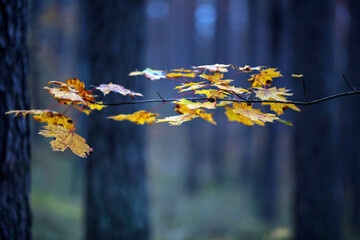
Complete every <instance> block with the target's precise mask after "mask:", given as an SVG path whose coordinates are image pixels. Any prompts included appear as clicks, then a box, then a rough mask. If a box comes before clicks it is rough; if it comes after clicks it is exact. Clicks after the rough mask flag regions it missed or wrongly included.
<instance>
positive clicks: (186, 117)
mask: <svg viewBox="0 0 360 240" xmlns="http://www.w3.org/2000/svg"><path fill="white" fill-rule="evenodd" d="M197 117H199V115H197V114H182V115H178V116H171V117H166V118H163V119H159V120H157V121H156V122H157V123H160V122H169V124H170V125H174V126H177V125H181V124H182V123H183V122H188V121H191V120H193V119H194V118H197Z"/></svg>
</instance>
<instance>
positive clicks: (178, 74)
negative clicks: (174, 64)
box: [166, 72, 196, 78]
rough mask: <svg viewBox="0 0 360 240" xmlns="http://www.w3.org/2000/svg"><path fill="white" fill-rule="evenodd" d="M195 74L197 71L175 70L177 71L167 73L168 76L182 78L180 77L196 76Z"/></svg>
mask: <svg viewBox="0 0 360 240" xmlns="http://www.w3.org/2000/svg"><path fill="white" fill-rule="evenodd" d="M195 76H196V73H181V72H175V73H168V74H166V77H167V78H180V77H187V78H194V77H195Z"/></svg>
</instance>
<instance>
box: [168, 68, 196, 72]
mask: <svg viewBox="0 0 360 240" xmlns="http://www.w3.org/2000/svg"><path fill="white" fill-rule="evenodd" d="M170 71H173V72H185V73H194V72H197V71H196V70H191V69H184V68H180V69H171V70H170Z"/></svg>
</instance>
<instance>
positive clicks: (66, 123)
mask: <svg viewBox="0 0 360 240" xmlns="http://www.w3.org/2000/svg"><path fill="white" fill-rule="evenodd" d="M11 113H14V114H15V115H14V116H15V117H18V116H19V115H20V114H22V115H23V117H24V118H25V117H26V115H27V114H32V115H34V116H33V119H34V120H35V121H37V122H46V123H47V124H49V125H59V126H62V127H64V128H66V129H69V130H73V129H75V127H74V124H73V121H72V120H71V118H69V117H67V116H65V115H63V114H61V113H58V112H55V111H51V110H38V109H32V110H13V111H8V112H6V114H11Z"/></svg>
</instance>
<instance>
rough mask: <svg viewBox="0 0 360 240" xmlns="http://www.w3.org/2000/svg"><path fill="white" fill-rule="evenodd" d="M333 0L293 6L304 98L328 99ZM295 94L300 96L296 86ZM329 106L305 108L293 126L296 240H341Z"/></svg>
mask: <svg viewBox="0 0 360 240" xmlns="http://www.w3.org/2000/svg"><path fill="white" fill-rule="evenodd" d="M333 11H334V1H332V0H318V1H311V0H306V1H304V0H296V1H293V5H292V13H293V14H292V17H293V26H292V35H293V49H294V67H293V72H294V73H302V74H304V79H305V81H306V93H307V96H308V97H309V98H312V99H313V98H315V97H321V96H326V95H329V94H330V93H331V92H330V86H331V84H332V79H333V71H334V70H333V69H334V57H333V35H334V34H333V29H334V26H333ZM298 86H299V87H298V88H297V89H295V90H294V92H299V93H300V92H302V91H303V89H302V86H301V83H300V82H299V83H298ZM332 107H333V106H332V105H331V103H324V104H321V105H317V106H309V107H307V108H306V109H305V111H304V113H303V114H301V115H300V116H299V117H298V119H297V121H296V122H295V126H296V127H295V144H294V147H295V149H294V154H295V205H294V211H295V212H294V218H295V233H294V238H295V239H297V240H303V239H304V240H305V239H313V240H317V239H321V240H322V239H324V240H325V239H326V240H332V239H334V240H335V239H341V219H342V187H341V174H340V173H341V168H340V159H338V158H336V152H335V150H336V145H335V141H336V139H335V136H334V135H335V131H334V129H333V126H334V123H333V119H334V116H333V114H335V112H334V111H333V110H332Z"/></svg>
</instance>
